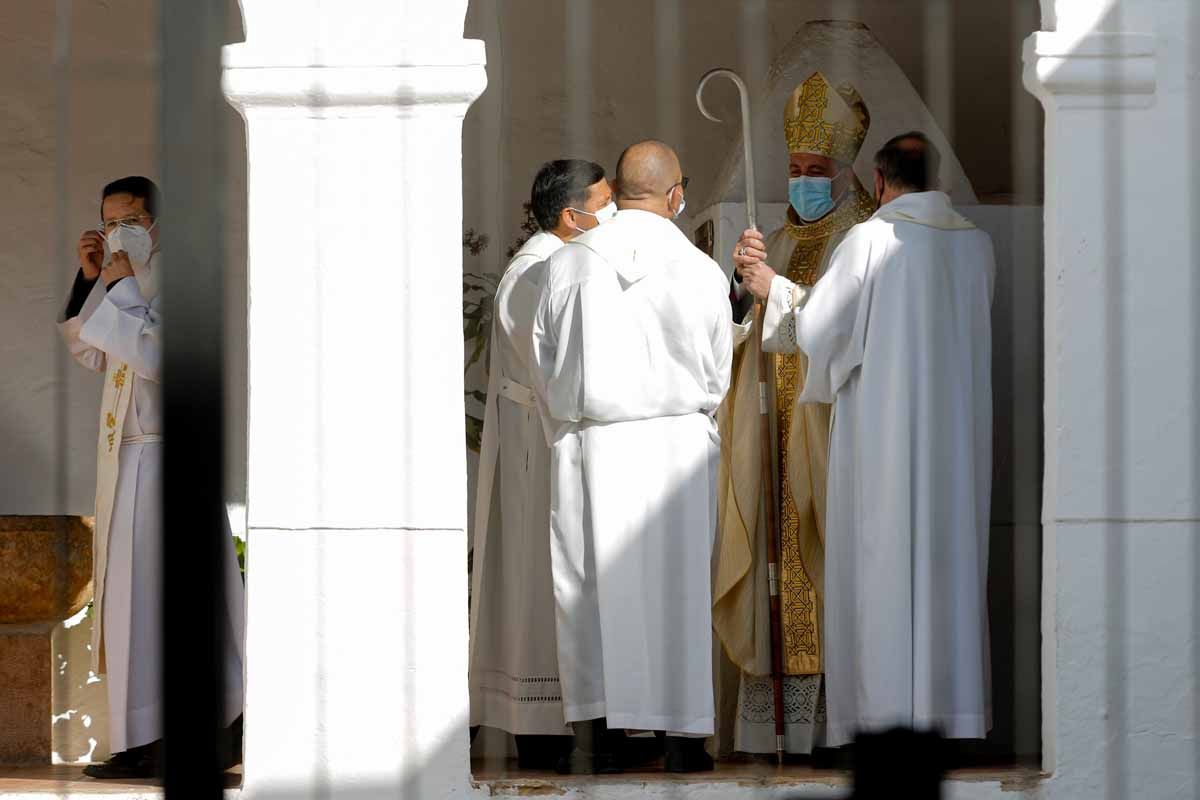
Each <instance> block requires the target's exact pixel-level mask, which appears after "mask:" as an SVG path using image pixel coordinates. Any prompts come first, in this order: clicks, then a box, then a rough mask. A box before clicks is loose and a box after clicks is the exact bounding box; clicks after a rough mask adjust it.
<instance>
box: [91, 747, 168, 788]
mask: <svg viewBox="0 0 1200 800" xmlns="http://www.w3.org/2000/svg"><path fill="white" fill-rule="evenodd" d="M83 774H84V775H86V776H88V777H89V778H96V779H97V780H102V781H112V780H133V779H137V778H157V777H159V770H158V742H154V743H152V744H148V745H142V746H141V747H131V748H129V749H128V750H123V751H121V752H120V753H117V754H115V755H113V757H112V758H110V759H108V761H105V762H103V763H100V764H88V765H87V766H86V767H84V768H83Z"/></svg>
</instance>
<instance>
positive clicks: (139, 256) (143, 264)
mask: <svg viewBox="0 0 1200 800" xmlns="http://www.w3.org/2000/svg"><path fill="white" fill-rule="evenodd" d="M156 225H158V222H157V221H155V222H152V223H151V224H150V228H149V229H147V228H143V227H142V226H141V225H138V224H134V223H127V222H122V223H121V224H120V225H117V226H116V228H115V229H113V230H111V231H109V233H108V235H107V237H106V239H105V245H106V248H107V250H108V253H107V254H106V255H107V256H110V257H111V254H112V253H117V252H124V253H125V255H127V256H128V257H129V264H130V266H132V267H133V277H134V279H135V280H136V281H137V284H138V290H139V291H140V292H141V293H142V296H143V297H145V298H147V299H151V298H153V297H154V296H155V295H157V294H158V280H157V278H156V276H155V275H154V269H153V267H151V266H150V258H151V256H152V255H153V253H154V240H153V239H152V238H151V236H150V231H152V230H153V229H154V227H155V226H156ZM105 260H106V261H107V260H108V259H107V258H106V259H105Z"/></svg>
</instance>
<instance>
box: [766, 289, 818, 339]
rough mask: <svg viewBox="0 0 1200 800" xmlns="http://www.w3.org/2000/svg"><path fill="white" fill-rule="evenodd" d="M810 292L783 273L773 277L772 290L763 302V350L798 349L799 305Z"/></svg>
mask: <svg viewBox="0 0 1200 800" xmlns="http://www.w3.org/2000/svg"><path fill="white" fill-rule="evenodd" d="M807 294H808V292H807V290H806V289H804V288H803V287H802V286H799V285H797V284H795V283H792V282H791V281H789V280H788V279H787V278H785V277H783V276H782V275H776V276H775V277H774V278H772V279H771V291H770V292H769V293H768V294H767V301H766V303H764V304H763V350H765V351H767V352H768V353H794V352H795V351H796V316H795V313H794V312H795V310H796V308H797V307H799V306H801V305H803V304H804V298H805V297H806V296H807Z"/></svg>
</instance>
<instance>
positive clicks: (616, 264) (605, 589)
mask: <svg viewBox="0 0 1200 800" xmlns="http://www.w3.org/2000/svg"><path fill="white" fill-rule="evenodd" d="M686 184H687V179H686V178H684V177H683V175H682V173H681V171H680V167H679V160H678V158H677V157H676V155H675V153H674V151H672V150H671V149H670V148H669V147H667V146H666V145H664V144H662V143H660V142H654V141H648V142H641V143H639V144H636V145H633V146H632V147H630V148H629V149H628V150H626V151H625V153H624V154H623V155H622V156H621V160H620V163H619V164H618V167H617V176H616V189H617V205H618V208H619V209H620V210H619V211H618V213H617V216H616V218H615V219H614V220H613V221H612V222H610V223H607V224H605V225H602V226H600V227H598V228H597V229H595V230H593V231H590V232H588V233H587V234H584V235H583V236H581V237H579V238H578V239H576V240H574V241H572V242H570V243H568V244H567V245H566V246H564V247H563V248H562V249H561V250H559V251H558V252H557V253H555V254H554V255H553V256H551V258H550V261H549V263H548V265H547V270H546V277H545V286H544V288H543V290H542V298H541V302H540V304H539V308H538V313H537V317H536V318H535V321H534V328H533V348H532V356H533V360H534V363H535V372H534V375H535V379H536V381H537V386H536V391H537V394H538V398H539V403H540V404H541V407H542V411H543V415H544V421H545V425H546V429H547V438H548V440H549V442H550V444H551V458H552V489H551V536H552V546H553V549H552V559H553V562H552V563H553V570H554V594H555V602H556V610H557V623H558V624H557V628H558V649H559V669H560V670H561V678H562V689H563V707H564V710H565V713H566V719H567V721H569V722H572V723H574V728H575V731H576V747H575V750H574V751H573V752H572V754H571V756H570V758H568V759H567V760H566V763H565V764H564V765H563V767H562V769H563V771H571V772H607V771H614V770H616V769H617V768H618V766H617V764H616V763H615V760H614V754H613V752H612V749H611V742H610V741H609V740H608V738H607V736H606V732H607V731H609V730H617V729H641V730H656V731H664V732H666V739H667V742H666V748H667V757H666V768H667V769H668V770H671V771H678V772H685V771H695V770H701V769H711V768H712V760H711V758H709V757H708V756H707V754H706V753H705V752H704V749H703V737H706V736H709V735H711V734H712V732H713V685H712V658H711V656H712V649H711V648H712V628H711V625H712V617H711V612H710V598H711V586H710V557H711V552H712V544H713V538H714V535H715V530H716V494H715V481H716V474H717V468H718V462H719V438H718V434H717V427H716V423H715V422H714V419H713V414H714V413H715V412H716V409H717V407H718V406H719V405H720V403H721V400H722V398H723V397H724V395H725V392H726V390H727V388H728V386H729V373H730V362H731V355H732V343H731V339H732V332H731V326H730V324H729V303H728V299H727V297H728V286H727V283H726V281H725V279H724V276H723V273H722V272H721V270H720V268H719V267H718V266H717V264H716V263H715V262H714V261H713V260H712V259H710V258H709V257H707V256H705V255H704V254H703V253H702V252H700V251H699V250H698V249H697V248H696V247H695V246H693V245H692V244H691V242H689V241H688V238H687V236H686V235H684V233H683V232H682V231H681V230H680V229H679V228H677V227H676V226H675V225H674V224H673V223H672V218H674V217H676V216H678V214H679V213H680V212H681V211H682V210H683V206H684V189H685V187H686Z"/></svg>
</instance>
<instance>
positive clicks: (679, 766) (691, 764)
mask: <svg viewBox="0 0 1200 800" xmlns="http://www.w3.org/2000/svg"><path fill="white" fill-rule="evenodd" d="M663 768H664V769H666V771H667V772H707V771H709V770H711V769H713V760H712V756H710V755H709V754H708V752H707V751H706V750H705V749H704V739H699V738H694V737H691V736H667V757H666V759H665V760H664V761H663Z"/></svg>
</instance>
